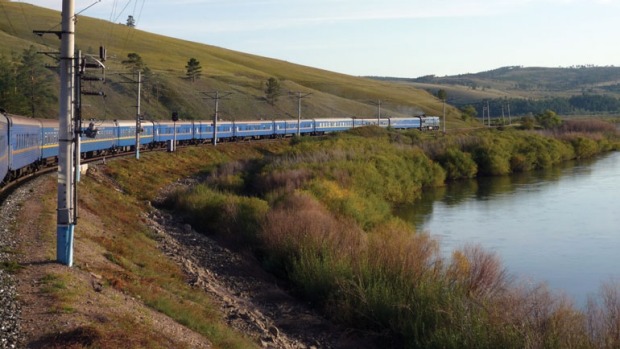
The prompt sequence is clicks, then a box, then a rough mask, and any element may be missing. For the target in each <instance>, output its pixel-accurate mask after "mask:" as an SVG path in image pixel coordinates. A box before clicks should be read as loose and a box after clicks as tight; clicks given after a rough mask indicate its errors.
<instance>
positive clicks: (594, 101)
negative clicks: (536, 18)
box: [375, 66, 620, 116]
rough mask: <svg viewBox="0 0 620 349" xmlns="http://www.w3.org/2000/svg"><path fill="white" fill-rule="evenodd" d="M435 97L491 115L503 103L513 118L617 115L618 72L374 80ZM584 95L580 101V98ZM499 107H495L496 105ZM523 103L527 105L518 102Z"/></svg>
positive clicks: (524, 70)
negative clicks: (486, 108)
mask: <svg viewBox="0 0 620 349" xmlns="http://www.w3.org/2000/svg"><path fill="white" fill-rule="evenodd" d="M375 79H376V80H378V81H384V82H399V83H402V84H403V85H405V86H412V87H416V88H420V89H424V90H427V91H429V92H430V93H436V91H438V90H439V89H443V90H445V91H446V92H447V95H448V101H449V103H450V104H452V105H455V106H462V105H467V104H472V105H476V106H478V108H477V109H478V111H479V113H481V109H482V108H481V107H480V105H481V104H482V103H483V102H484V101H486V100H490V101H491V106H490V107H491V110H492V115H494V116H497V115H498V114H499V113H500V112H501V104H503V105H504V107H506V106H507V104H508V103H507V102H510V104H511V105H512V106H513V111H516V112H517V114H521V115H523V114H527V113H536V112H539V111H540V110H541V109H543V110H544V109H547V108H550V109H554V110H556V111H558V112H559V113H561V114H564V115H567V114H581V115H583V114H596V115H600V114H610V113H611V114H620V100H619V98H620V67H613V66H612V67H596V66H577V67H568V68H544V67H520V66H511V67H502V68H498V69H494V70H489V71H485V72H480V73H476V74H462V75H454V76H443V77H439V76H435V75H427V76H422V77H419V78H415V79H401V78H390V77H375ZM584 96H585V99H584ZM502 100H503V101H505V102H503V103H502V102H501V101H502ZM523 101H528V102H527V103H524V102H523Z"/></svg>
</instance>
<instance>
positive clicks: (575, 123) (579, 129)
mask: <svg viewBox="0 0 620 349" xmlns="http://www.w3.org/2000/svg"><path fill="white" fill-rule="evenodd" d="M557 131H558V132H560V133H611V134H613V133H616V126H615V125H614V124H612V123H610V122H607V121H604V120H601V119H588V120H566V121H564V123H562V126H560V127H559V128H558V129H557Z"/></svg>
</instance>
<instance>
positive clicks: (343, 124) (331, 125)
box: [302, 118, 353, 133]
mask: <svg viewBox="0 0 620 349" xmlns="http://www.w3.org/2000/svg"><path fill="white" fill-rule="evenodd" d="M351 128H353V119H352V118H343V119H315V120H314V130H315V132H316V133H327V132H338V131H346V130H349V129H351ZM303 131H304V129H303V125H302V133H304V132H303Z"/></svg>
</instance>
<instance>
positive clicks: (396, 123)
mask: <svg viewBox="0 0 620 349" xmlns="http://www.w3.org/2000/svg"><path fill="white" fill-rule="evenodd" d="M389 120H390V127H391V128H395V129H410V128H415V129H420V126H421V121H420V120H421V119H420V118H418V117H410V118H390V119H389Z"/></svg>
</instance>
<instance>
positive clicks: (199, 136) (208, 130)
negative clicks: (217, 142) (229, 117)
mask: <svg viewBox="0 0 620 349" xmlns="http://www.w3.org/2000/svg"><path fill="white" fill-rule="evenodd" d="M194 139H195V140H196V141H197V142H198V143H204V142H206V141H207V140H211V139H213V123H212V122H210V121H200V120H196V121H194Z"/></svg>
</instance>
